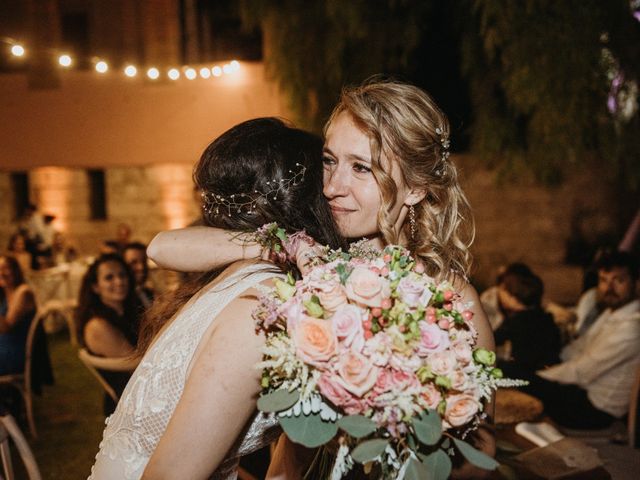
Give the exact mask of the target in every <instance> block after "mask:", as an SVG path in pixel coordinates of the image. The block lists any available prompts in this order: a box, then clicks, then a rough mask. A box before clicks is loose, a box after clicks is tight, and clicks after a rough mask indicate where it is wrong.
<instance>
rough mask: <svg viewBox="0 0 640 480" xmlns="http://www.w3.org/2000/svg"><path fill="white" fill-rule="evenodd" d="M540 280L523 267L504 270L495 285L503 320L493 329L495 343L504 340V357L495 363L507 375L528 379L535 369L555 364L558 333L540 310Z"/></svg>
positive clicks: (549, 317)
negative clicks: (505, 355) (506, 352)
mask: <svg viewBox="0 0 640 480" xmlns="http://www.w3.org/2000/svg"><path fill="white" fill-rule="evenodd" d="M543 291H544V285H543V283H542V280H540V278H539V277H538V276H537V275H534V274H533V273H526V270H524V269H519V270H511V271H507V272H505V273H504V274H503V275H502V277H501V280H500V284H499V285H498V297H499V303H500V305H501V306H502V311H503V312H504V315H505V319H504V321H503V322H502V324H501V325H500V327H499V328H498V329H497V330H496V331H495V339H496V345H497V346H500V345H504V344H505V343H508V344H509V345H510V348H508V349H507V350H508V351H509V352H508V355H507V356H508V358H507V359H503V360H501V361H500V362H499V365H498V366H499V367H501V368H502V369H503V370H504V372H505V373H506V375H507V376H508V377H512V378H523V377H524V378H529V377H531V376H532V375H533V374H534V372H535V371H536V370H539V369H541V368H543V367H547V366H549V365H552V364H555V363H558V361H559V357H558V355H559V353H560V332H559V331H558V327H556V324H555V323H554V321H553V316H552V315H551V314H550V313H547V312H545V311H544V310H543V309H542V305H541V300H542V294H543Z"/></svg>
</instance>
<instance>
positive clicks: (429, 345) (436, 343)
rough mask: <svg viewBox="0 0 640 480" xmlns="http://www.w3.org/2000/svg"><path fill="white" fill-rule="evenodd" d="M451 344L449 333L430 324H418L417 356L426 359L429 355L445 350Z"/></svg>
mask: <svg viewBox="0 0 640 480" xmlns="http://www.w3.org/2000/svg"><path fill="white" fill-rule="evenodd" d="M450 343H451V342H450V341H449V333H448V332H446V331H444V330H442V329H441V328H440V327H439V326H437V325H435V324H432V323H425V322H420V344H419V345H418V348H417V352H418V355H420V356H422V357H426V356H427V355H428V354H430V353H434V352H441V351H442V350H444V349H446V348H447V347H448V346H449V344H450Z"/></svg>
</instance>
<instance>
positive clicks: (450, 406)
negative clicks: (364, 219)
mask: <svg viewBox="0 0 640 480" xmlns="http://www.w3.org/2000/svg"><path fill="white" fill-rule="evenodd" d="M324 262H325V263H322V264H320V265H317V266H316V267H314V268H313V269H312V270H311V271H310V272H309V273H308V275H307V276H306V277H305V278H303V279H302V280H298V281H295V280H294V279H293V277H292V276H291V275H289V276H288V278H287V280H286V281H280V280H278V281H276V283H275V288H274V289H272V290H269V291H265V292H263V295H262V296H261V300H260V305H259V307H258V308H257V309H256V311H255V312H254V318H255V319H256V321H257V325H258V329H259V330H261V331H263V332H264V333H265V335H266V344H265V347H264V352H263V353H264V357H263V361H262V362H261V363H260V364H259V365H258V368H261V369H262V388H263V392H262V394H261V396H260V398H259V400H258V409H259V410H261V411H263V412H274V413H276V414H277V415H278V418H279V423H280V425H281V426H282V428H283V430H284V432H285V433H286V434H287V436H288V437H289V438H290V439H291V440H292V441H294V442H296V443H300V444H303V445H305V446H307V447H319V446H322V445H327V444H331V445H332V446H333V447H334V449H335V450H336V452H335V462H334V464H333V467H332V469H331V479H336V480H338V479H340V478H342V476H343V475H344V474H346V473H347V472H348V471H349V470H350V469H351V468H352V466H353V464H354V462H358V463H361V464H364V465H365V471H366V472H374V474H375V475H376V476H377V477H379V478H384V479H387V478H399V479H402V478H405V479H409V480H411V479H424V478H430V479H431V478H434V479H436V478H447V477H448V476H449V473H450V472H451V468H452V462H451V458H450V457H451V455H453V454H454V452H455V450H457V451H459V452H460V453H461V454H462V455H463V456H464V457H465V458H466V459H467V460H468V461H470V462H471V463H473V464H474V465H477V466H479V467H481V468H485V469H494V468H495V467H496V466H497V463H496V462H495V461H494V460H493V459H492V458H490V457H489V456H487V455H485V454H484V453H482V452H480V451H478V450H476V449H475V448H474V447H472V446H471V445H470V444H469V443H467V442H465V441H464V440H463V438H464V437H465V436H466V435H467V434H468V433H469V432H470V431H471V430H473V429H474V428H475V427H477V425H478V423H479V422H480V421H481V420H482V418H483V416H484V413H483V401H486V400H488V399H489V398H490V397H491V394H492V391H493V390H495V389H496V388H498V387H499V386H512V385H514V384H517V383H518V382H517V381H510V380H506V379H503V378H502V372H501V371H500V370H499V369H497V368H494V366H493V364H494V362H495V354H494V353H493V352H491V351H488V350H486V349H484V348H477V346H476V337H477V334H476V331H475V330H474V328H473V326H472V324H471V323H470V322H469V320H471V318H472V316H473V313H472V312H471V311H470V310H469V307H470V305H466V304H464V303H463V302H462V299H461V296H460V295H459V294H458V293H457V292H456V290H455V289H454V287H453V286H452V285H451V284H449V283H446V282H445V283H437V282H436V281H435V280H434V279H433V278H431V277H429V276H428V275H426V274H425V272H424V267H423V265H422V264H421V263H419V262H415V261H414V259H413V258H412V257H411V256H410V254H409V253H408V252H407V251H406V250H405V249H404V248H402V247H397V246H390V247H387V248H385V249H384V251H382V252H379V251H377V250H372V249H367V248H364V247H362V245H359V246H357V247H356V248H355V249H354V248H352V249H351V250H350V251H349V253H344V252H341V251H335V252H330V253H329V254H328V255H327V256H326V257H325V258H324Z"/></svg>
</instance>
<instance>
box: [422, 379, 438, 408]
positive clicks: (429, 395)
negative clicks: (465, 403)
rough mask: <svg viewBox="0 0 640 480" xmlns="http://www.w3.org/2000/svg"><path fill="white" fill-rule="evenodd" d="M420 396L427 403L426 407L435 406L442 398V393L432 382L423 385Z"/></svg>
mask: <svg viewBox="0 0 640 480" xmlns="http://www.w3.org/2000/svg"><path fill="white" fill-rule="evenodd" d="M420 396H421V397H422V399H423V400H424V402H425V403H426V404H427V408H433V409H435V408H437V407H438V404H439V403H440V401H441V400H442V394H441V393H440V391H439V390H438V389H437V388H436V387H435V385H434V384H433V383H427V384H426V385H424V386H423V387H422V391H421V392H420Z"/></svg>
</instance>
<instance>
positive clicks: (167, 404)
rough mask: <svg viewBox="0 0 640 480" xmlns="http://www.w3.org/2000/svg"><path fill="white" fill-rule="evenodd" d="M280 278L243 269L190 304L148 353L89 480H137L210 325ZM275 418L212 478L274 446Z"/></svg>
mask: <svg viewBox="0 0 640 480" xmlns="http://www.w3.org/2000/svg"><path fill="white" fill-rule="evenodd" d="M274 276H278V275H277V274H276V273H274V272H273V267H271V268H269V267H268V266H266V265H265V264H262V265H249V266H246V267H242V268H240V269H238V270H237V271H236V272H234V273H233V274H231V275H230V276H229V277H227V278H225V279H224V280H222V281H221V282H220V283H219V284H217V285H209V286H207V287H205V289H204V290H203V291H201V292H200V295H199V296H198V297H196V298H194V299H192V301H190V302H189V303H187V304H186V305H185V306H184V307H183V308H182V309H181V310H180V312H179V313H178V314H177V316H176V318H175V319H174V320H173V322H172V323H171V324H170V325H169V327H167V328H166V329H165V330H164V331H163V332H162V333H161V334H160V336H159V337H158V339H157V340H156V341H155V342H154V343H153V344H152V345H151V347H150V348H149V350H148V351H147V352H146V353H145V355H144V357H143V358H142V360H141V362H140V364H139V365H138V368H137V369H136V370H135V372H134V373H133V376H132V377H131V379H130V380H129V383H128V384H127V387H126V388H125V390H124V392H123V393H122V397H121V399H120V402H119V403H118V406H117V408H116V410H115V412H114V413H113V415H111V416H110V417H109V418H107V420H106V422H105V423H106V428H105V430H104V434H103V439H102V442H100V450H99V451H98V454H97V455H96V462H95V464H94V466H93V467H92V469H91V475H90V476H89V480H136V479H139V478H140V477H141V476H142V473H143V472H144V469H145V466H146V465H147V462H148V461H149V458H150V457H151V455H152V454H153V452H154V450H155V448H156V446H157V445H158V442H159V441H160V437H161V436H162V434H163V433H164V431H165V429H166V428H167V424H168V423H169V419H170V418H171V416H172V414H173V411H174V409H175V407H176V405H177V403H178V400H180V396H181V395H182V391H183V389H184V385H185V382H186V380H187V371H188V368H189V365H190V363H191V359H192V358H193V355H194V353H195V351H196V349H197V347H198V344H199V343H200V340H201V339H202V336H203V335H204V333H205V331H206V330H207V328H208V327H209V326H210V325H211V322H212V321H214V320H215V318H216V316H217V315H218V314H219V313H220V312H221V311H222V310H223V309H224V307H225V306H226V305H227V304H228V303H229V302H231V301H232V300H233V299H235V298H236V297H237V296H238V295H240V294H241V293H242V292H244V291H245V290H247V289H248V288H251V287H253V286H255V285H256V284H258V283H259V282H262V281H264V280H266V279H268V278H271V277H274ZM277 423H278V422H277V419H276V418H275V417H274V416H269V415H264V414H262V413H260V412H257V413H256V414H255V415H254V417H253V418H252V419H251V420H250V421H249V422H248V424H247V425H246V426H245V429H244V430H243V433H242V434H241V435H240V436H239V438H237V439H236V441H235V442H234V444H233V447H232V448H231V449H230V450H229V452H228V453H227V455H226V456H225V458H224V460H223V462H222V463H221V464H220V465H219V466H218V468H217V470H216V471H215V472H214V473H213V475H212V476H211V477H210V478H212V479H215V480H234V479H235V478H236V476H237V469H238V461H239V457H241V456H243V455H247V454H249V453H251V452H253V451H255V450H257V449H259V448H262V447H263V446H266V445H268V444H269V443H271V442H272V441H273V440H275V438H276V437H277V436H278V434H279V428H278V427H277Z"/></svg>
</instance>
